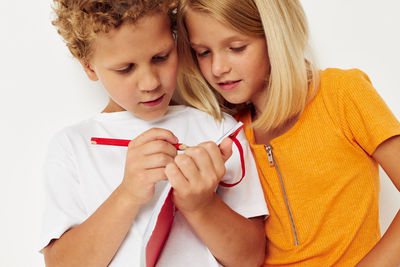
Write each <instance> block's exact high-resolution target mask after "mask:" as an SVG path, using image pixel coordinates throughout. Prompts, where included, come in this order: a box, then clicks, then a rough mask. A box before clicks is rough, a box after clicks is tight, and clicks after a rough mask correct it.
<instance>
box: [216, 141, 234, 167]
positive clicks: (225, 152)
mask: <svg viewBox="0 0 400 267" xmlns="http://www.w3.org/2000/svg"><path fill="white" fill-rule="evenodd" d="M232 144H233V141H232V139H231V138H229V137H227V138H225V139H224V140H222V142H221V144H220V145H219V149H220V151H221V154H222V159H223V161H224V162H225V161H227V160H228V159H229V158H230V157H231V156H232Z"/></svg>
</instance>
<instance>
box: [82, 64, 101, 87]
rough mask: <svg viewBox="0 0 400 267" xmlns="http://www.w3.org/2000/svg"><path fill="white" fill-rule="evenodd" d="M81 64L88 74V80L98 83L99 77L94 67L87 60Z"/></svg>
mask: <svg viewBox="0 0 400 267" xmlns="http://www.w3.org/2000/svg"><path fill="white" fill-rule="evenodd" d="M79 62H80V63H81V65H82V67H83V70H84V71H85V72H86V75H87V76H88V78H89V79H90V80H92V81H94V82H95V81H98V80H99V77H97V74H96V72H95V71H94V70H93V68H92V66H90V63H89V62H88V61H87V60H84V59H82V60H79Z"/></svg>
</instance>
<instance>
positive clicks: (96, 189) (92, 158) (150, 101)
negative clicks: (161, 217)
mask: <svg viewBox="0 0 400 267" xmlns="http://www.w3.org/2000/svg"><path fill="white" fill-rule="evenodd" d="M54 3H55V6H54V10H55V11H56V18H55V20H54V21H53V24H54V25H55V26H56V27H57V29H58V32H59V33H60V34H61V36H62V37H63V38H64V40H65V41H66V43H67V45H68V48H69V49H70V51H71V53H72V54H73V55H74V57H75V58H76V59H78V60H79V61H80V63H81V64H82V66H83V69H84V71H85V72H86V74H87V76H88V78H89V79H90V80H93V81H97V80H99V81H100V82H101V83H102V85H103V86H104V89H105V90H106V91H107V93H108V95H109V103H108V105H107V106H106V107H105V109H104V110H103V112H101V113H99V114H97V115H96V116H95V117H94V118H91V119H87V120H85V121H82V122H80V123H78V124H75V125H73V126H70V127H66V128H65V129H63V130H62V131H60V132H59V133H58V134H57V135H56V136H55V137H54V139H53V140H52V142H51V143H50V147H49V153H48V157H47V160H46V163H45V166H44V172H45V184H46V193H47V202H46V210H45V214H44V218H43V233H42V237H41V249H42V252H43V254H44V256H45V261H46V265H48V266H123V267H125V266H137V267H139V266H144V263H145V262H146V266H153V265H154V263H155V262H157V265H158V266H178V267H183V266H210V267H211V266H215V267H217V266H220V263H221V264H223V265H226V266H257V265H259V264H260V263H261V262H262V261H263V258H264V246H265V238H264V234H263V216H264V215H265V214H266V213H267V209H266V204H265V201H264V197H263V193H262V190H261V187H260V182H259V179H258V178H257V170H256V166H255V164H254V162H252V161H251V159H252V157H251V152H250V148H249V146H247V145H246V143H247V142H243V145H245V146H244V154H247V155H250V157H248V158H247V160H246V161H247V162H246V164H247V166H246V167H247V168H246V176H245V177H244V178H243V180H242V182H240V183H239V184H237V185H235V186H233V187H224V188H221V187H219V188H218V189H217V190H216V188H217V186H218V184H219V181H220V180H221V179H223V180H225V181H226V178H233V179H234V180H233V181H230V182H228V181H227V182H228V183H229V184H233V183H235V182H236V181H237V180H240V178H241V177H242V169H241V161H240V158H239V157H238V155H237V153H234V154H233V155H232V157H231V158H230V159H229V161H227V162H226V169H225V164H224V159H226V158H227V157H228V156H229V154H230V153H229V152H230V149H231V147H230V145H231V143H229V141H228V142H227V141H226V139H225V142H223V143H221V146H220V147H218V146H217V145H216V144H215V143H213V142H206V141H208V140H215V139H217V138H218V137H220V136H221V135H222V133H223V132H226V131H227V130H228V129H230V128H231V127H232V126H233V125H235V123H236V121H235V120H234V119H233V118H232V117H230V116H225V117H224V119H222V120H220V122H217V121H215V120H214V119H213V117H211V116H209V115H208V114H206V113H204V112H201V111H198V110H196V109H193V108H191V107H185V106H169V102H170V99H171V97H172V94H173V92H174V89H175V85H176V74H177V63H178V59H177V53H176V46H175V40H174V38H173V37H174V34H173V33H174V32H173V31H171V30H173V29H174V28H175V27H174V26H175V24H174V22H175V20H176V19H175V14H176V13H175V12H174V11H175V8H176V1H175V0H157V1H155V0H140V1H113V0H104V1H98V0H89V1H87V0H86V1H80V0H75V1H69V0H68V1H67V0H54ZM161 128H162V129H161ZM91 137H106V138H122V139H127V140H132V141H130V143H129V146H128V148H126V147H120V146H101V145H93V144H92V143H91V142H90V140H91ZM178 139H179V141H180V142H183V143H185V144H188V145H189V146H191V147H190V148H188V149H187V150H185V151H184V153H183V154H179V155H177V149H176V148H175V146H174V144H177V142H178ZM243 139H244V140H243ZM96 140H98V139H96ZM242 141H246V138H245V136H244V135H243V136H242ZM197 144H200V145H198V146H197ZM221 151H223V152H224V153H222V154H223V155H224V156H225V157H222V154H221ZM235 154H236V156H235ZM238 176H239V177H238ZM236 178H239V179H236ZM165 180H168V181H169V182H170V184H171V186H172V187H173V201H174V203H175V206H176V207H177V208H178V211H176V213H175V217H174V220H173V223H172V227H171V230H170V232H169V236H168V240H167V242H166V243H165V246H164V249H163V251H162V253H161V254H160V255H158V252H159V251H160V250H161V248H162V246H161V245H160V242H157V240H158V239H163V238H165V237H166V236H165V235H162V236H161V237H160V235H158V237H159V238H158V239H156V241H154V242H149V243H147V242H146V241H145V240H147V237H148V236H149V235H150V234H148V233H149V231H147V230H146V229H147V228H150V227H149V226H148V225H149V224H151V222H152V220H151V218H152V212H153V210H155V209H156V208H157V207H158V205H157V202H158V200H159V199H161V200H160V202H161V203H163V201H162V200H163V198H161V197H162V192H167V193H169V192H170V191H169V189H170V188H169V186H168V183H167V182H166V181H165ZM166 195H169V194H166ZM169 196H170V195H169ZM167 199H171V198H170V197H169V198H167ZM167 203H170V202H167ZM160 206H161V205H160ZM171 206H172V204H171V205H170V206H169V207H171ZM249 206H251V207H252V208H251V209H249V208H248V207H249ZM169 211H170V212H171V213H170V214H171V215H172V213H173V210H172V209H169ZM156 214H157V217H158V214H159V213H156ZM162 214H164V213H162ZM167 215H168V213H167ZM165 217H166V218H167V221H168V222H171V221H172V219H170V218H171V217H168V216H165ZM227 222H229V223H227ZM165 225H167V224H163V226H165ZM157 229H160V228H157ZM155 232H158V233H160V232H159V231H155ZM161 232H162V230H161ZM150 233H151V232H150ZM164 233H165V232H164ZM166 233H168V228H167V232H166ZM151 240H154V239H151ZM147 244H153V245H152V246H150V245H149V246H148V245H147ZM154 244H155V245H154ZM151 248H154V249H153V250H151ZM151 251H152V252H154V253H149V252H151ZM158 256H159V257H158Z"/></svg>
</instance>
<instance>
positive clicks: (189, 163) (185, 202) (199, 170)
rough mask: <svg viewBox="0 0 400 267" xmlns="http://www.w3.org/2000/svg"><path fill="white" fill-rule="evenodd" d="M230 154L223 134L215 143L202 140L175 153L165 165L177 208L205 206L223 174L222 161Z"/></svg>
mask: <svg viewBox="0 0 400 267" xmlns="http://www.w3.org/2000/svg"><path fill="white" fill-rule="evenodd" d="M231 154H232V141H231V140H230V139H229V138H227V139H225V140H224V141H223V142H222V143H221V145H220V146H219V147H218V146H217V145H216V144H215V143H214V142H205V143H202V144H200V145H198V146H196V147H190V148H188V149H186V150H185V153H184V154H180V155H177V156H176V157H175V160H174V161H173V162H170V163H169V164H168V165H167V167H166V168H165V174H166V176H167V177H168V180H169V181H170V183H171V185H172V187H173V188H174V191H173V192H174V202H175V205H176V206H177V207H178V209H179V210H180V211H182V212H183V213H185V212H195V211H201V210H205V208H206V207H207V206H208V205H209V204H210V203H211V202H212V201H213V199H214V197H215V196H216V194H215V191H216V188H217V186H218V183H219V182H220V180H221V178H222V177H223V176H224V174H225V165H224V163H225V161H226V160H227V159H228V158H229V157H230V156H231Z"/></svg>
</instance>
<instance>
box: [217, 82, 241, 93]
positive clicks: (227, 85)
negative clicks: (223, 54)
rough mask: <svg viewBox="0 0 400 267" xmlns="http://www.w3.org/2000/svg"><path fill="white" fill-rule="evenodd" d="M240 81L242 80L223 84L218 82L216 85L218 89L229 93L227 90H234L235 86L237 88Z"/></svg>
mask: <svg viewBox="0 0 400 267" xmlns="http://www.w3.org/2000/svg"><path fill="white" fill-rule="evenodd" d="M241 81H242V80H236V81H224V82H219V83H217V84H218V86H219V87H221V88H222V90H226V91H229V90H233V89H235V88H236V86H238V85H239V83H240V82H241Z"/></svg>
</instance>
